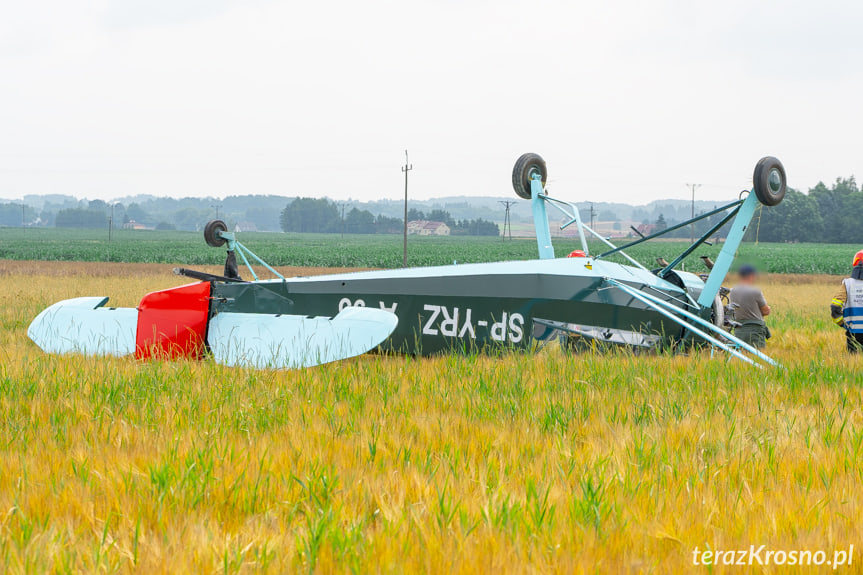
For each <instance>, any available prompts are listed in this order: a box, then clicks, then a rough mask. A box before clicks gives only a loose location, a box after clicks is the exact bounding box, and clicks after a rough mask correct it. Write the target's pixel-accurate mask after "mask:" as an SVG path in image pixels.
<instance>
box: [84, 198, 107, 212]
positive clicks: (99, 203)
mask: <svg viewBox="0 0 863 575" xmlns="http://www.w3.org/2000/svg"><path fill="white" fill-rule="evenodd" d="M87 209H88V210H94V211H97V212H106V211H108V204H107V203H105V201H104V200H90V203H89V204H88V205H87Z"/></svg>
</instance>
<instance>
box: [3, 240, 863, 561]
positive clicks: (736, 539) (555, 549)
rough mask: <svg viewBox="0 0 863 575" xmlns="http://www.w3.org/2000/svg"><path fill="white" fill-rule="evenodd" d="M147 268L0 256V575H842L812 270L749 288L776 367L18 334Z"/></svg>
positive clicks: (840, 515)
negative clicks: (87, 346) (194, 356)
mask: <svg viewBox="0 0 863 575" xmlns="http://www.w3.org/2000/svg"><path fill="white" fill-rule="evenodd" d="M211 251H213V252H216V251H217V250H211ZM166 267H167V266H164V265H147V264H111V265H104V264H98V263H77V262H75V263H63V262H59V263H57V262H10V261H8V260H5V261H0V282H2V285H3V287H4V289H3V291H2V292H0V418H2V421H3V425H2V426H0V445H2V449H0V573H172V574H174V573H176V574H181V573H196V574H197V573H224V574H246V573H249V574H251V573H464V574H467V575H470V574H481V573H503V574H506V573H686V572H696V573H731V572H738V571H739V572H740V573H752V572H757V573H800V572H802V573H827V572H831V573H832V572H834V571H833V568H834V567H833V566H832V565H830V566H823V567H822V568H821V569H817V568H815V567H808V566H800V565H797V566H793V563H792V564H790V565H784V566H777V567H775V568H774V567H772V566H763V567H759V566H755V567H753V569H748V568H747V567H743V568H736V567H730V568H728V567H724V566H722V565H720V566H710V565H708V566H704V565H701V564H699V565H698V566H694V565H693V552H694V551H696V550H701V551H704V550H706V549H710V550H711V551H717V550H726V551H727V550H735V549H749V548H750V546H754V547H755V548H759V547H760V546H762V545H763V546H765V549H768V550H771V552H774V551H776V550H781V551H783V553H784V552H786V551H792V550H793V551H795V552H796V551H801V550H802V551H808V552H809V553H810V556H811V554H812V553H813V552H819V551H821V552H824V553H827V554H829V559H826V560H831V561H833V562H834V564H835V565H836V571H835V572H836V573H858V572H859V564H860V562H861V559H863V558H861V556H860V545H861V541H863V522H861V521H860V517H861V516H863V494H861V490H860V484H861V479H863V467H861V465H860V461H861V458H863V411H861V409H860V405H861V403H863V371H861V367H863V363H861V362H863V358H861V357H849V356H848V355H847V354H846V353H844V342H843V335H842V331H841V330H840V329H838V328H836V326H834V325H833V324H832V322H831V321H830V317H829V314H828V313H827V308H826V306H827V302H829V300H830V297H831V295H832V293H833V291H834V289H835V287H836V283H837V282H836V280H835V278H828V277H803V276H790V275H788V276H778V275H770V276H767V277H765V281H764V284H763V287H764V290H765V294H766V295H767V298H768V300H769V301H770V303H771V305H772V306H773V307H774V310H775V313H774V314H772V315H771V316H770V318H769V322H770V326H771V329H772V330H773V332H774V337H773V338H772V339H771V340H770V343H769V345H768V349H767V351H768V353H770V354H771V355H772V356H774V357H775V358H776V359H777V360H779V361H781V362H782V363H783V364H784V365H785V368H784V369H783V368H768V369H763V370H759V369H756V368H754V367H750V366H748V365H746V364H744V363H742V362H739V361H735V360H733V359H731V360H729V359H727V358H726V357H724V356H723V355H722V354H718V353H717V354H711V353H709V352H708V351H704V352H703V353H702V352H696V353H694V354H693V355H690V356H683V355H676V356H672V355H664V354H661V355H655V356H635V355H631V354H612V355H594V354H590V353H588V354H583V355H568V354H565V353H564V352H563V351H562V350H561V349H560V346H557V345H549V346H547V347H546V348H544V349H543V350H541V351H540V352H538V353H536V354H504V355H502V356H493V355H446V356H439V357H433V358H413V357H403V356H389V355H382V354H373V355H366V356H363V357H359V358H355V359H351V360H346V361H341V362H335V363H331V364H327V365H322V366H320V367H317V368H313V369H306V370H294V371H291V370H285V371H272V370H263V371H255V370H249V369H230V368H227V367H223V366H219V365H216V364H214V363H213V362H212V361H211V360H202V361H193V360H178V361H150V362H142V361H136V360H135V359H133V358H104V359H103V358H94V357H83V356H80V355H68V356H55V355H47V354H45V353H42V352H41V351H40V350H39V349H38V348H36V346H35V345H34V344H33V343H32V342H31V341H30V340H29V339H28V338H27V333H26V331H27V326H28V324H29V322H30V321H31V320H32V319H33V317H35V315H36V314H37V313H39V312H40V311H41V310H42V309H44V308H45V307H46V306H47V305H49V304H51V303H53V302H56V301H57V300H60V299H64V298H70V297H77V296H87V295H94V294H105V295H110V296H111V301H112V302H113V303H115V304H116V305H121V306H131V305H135V304H136V303H137V302H138V301H139V300H140V298H141V296H142V295H143V294H145V293H147V292H149V291H153V290H156V289H163V288H167V287H170V286H172V285H174V284H175V283H176V278H173V277H171V276H170V275H168V274H166V273H164V272H165V269H164V268H166ZM852 545H853V553H852V555H853V556H852V557H849V556H848V555H845V556H844V562H843V564H842V565H841V566H840V565H839V563H838V562H837V561H835V560H834V557H836V555H835V553H836V552H837V551H840V550H842V551H841V552H842V553H844V552H845V551H844V550H849V548H850V546H852ZM762 556H763V553H762ZM717 561H718V560H717ZM726 561H727V559H726ZM852 563H853V564H852ZM726 564H727V563H726Z"/></svg>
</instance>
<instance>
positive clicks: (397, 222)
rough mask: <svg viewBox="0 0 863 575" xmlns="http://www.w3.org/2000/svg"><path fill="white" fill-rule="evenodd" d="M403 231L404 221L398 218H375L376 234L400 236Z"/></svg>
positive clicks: (379, 216) (382, 216) (381, 216)
mask: <svg viewBox="0 0 863 575" xmlns="http://www.w3.org/2000/svg"><path fill="white" fill-rule="evenodd" d="M403 231H404V220H402V219H400V218H390V217H387V216H384V215H381V214H379V215H378V217H376V218H375V233H376V234H400V233H402V232H403Z"/></svg>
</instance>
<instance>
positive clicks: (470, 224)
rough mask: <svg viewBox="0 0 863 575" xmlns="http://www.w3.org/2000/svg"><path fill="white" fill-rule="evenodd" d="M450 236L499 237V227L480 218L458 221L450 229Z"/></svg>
mask: <svg viewBox="0 0 863 575" xmlns="http://www.w3.org/2000/svg"><path fill="white" fill-rule="evenodd" d="M450 234H451V235H454V236H499V235H500V227H499V226H498V225H497V224H496V223H494V222H490V221H488V220H484V219H482V218H477V219H475V220H460V221H458V222H455V223H454V224H453V226H451V227H450Z"/></svg>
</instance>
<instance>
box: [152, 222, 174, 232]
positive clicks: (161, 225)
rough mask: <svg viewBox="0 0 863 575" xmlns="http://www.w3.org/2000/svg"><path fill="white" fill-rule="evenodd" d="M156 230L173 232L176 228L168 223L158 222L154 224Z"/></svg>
mask: <svg viewBox="0 0 863 575" xmlns="http://www.w3.org/2000/svg"><path fill="white" fill-rule="evenodd" d="M156 229H157V230H159V231H173V230H176V229H177V226H175V225H174V224H171V223H168V222H159V223H158V224H156Z"/></svg>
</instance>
